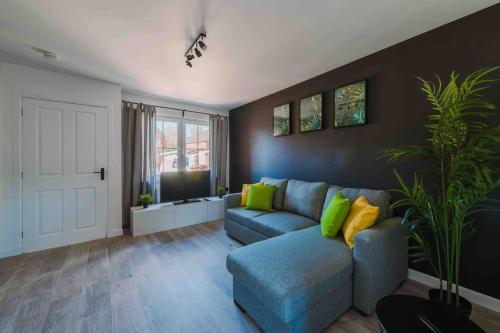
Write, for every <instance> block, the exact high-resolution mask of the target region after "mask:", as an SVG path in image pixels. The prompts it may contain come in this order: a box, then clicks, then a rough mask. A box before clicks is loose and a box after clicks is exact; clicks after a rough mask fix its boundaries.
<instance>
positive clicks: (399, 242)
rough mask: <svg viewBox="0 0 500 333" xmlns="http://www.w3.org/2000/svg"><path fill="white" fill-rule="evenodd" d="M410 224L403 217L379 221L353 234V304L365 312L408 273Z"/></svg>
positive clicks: (389, 292)
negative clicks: (402, 220) (408, 226)
mask: <svg viewBox="0 0 500 333" xmlns="http://www.w3.org/2000/svg"><path fill="white" fill-rule="evenodd" d="M407 235H408V228H407V227H406V226H404V225H401V218H400V217H393V218H390V219H387V220H384V221H380V222H379V223H377V224H376V225H375V226H373V227H372V228H369V229H366V230H363V231H362V232H360V233H358V234H356V236H354V253H353V258H354V276H353V305H354V306H355V307H356V308H358V309H359V310H361V311H362V312H364V313H366V314H370V313H372V312H373V311H374V310H375V307H376V305H377V302H378V301H379V300H380V299H381V298H382V297H385V296H387V295H389V294H391V293H392V292H393V291H394V290H395V289H396V288H397V287H398V286H399V285H400V284H401V283H402V282H403V281H404V280H405V279H406V277H407V275H408V237H407Z"/></svg>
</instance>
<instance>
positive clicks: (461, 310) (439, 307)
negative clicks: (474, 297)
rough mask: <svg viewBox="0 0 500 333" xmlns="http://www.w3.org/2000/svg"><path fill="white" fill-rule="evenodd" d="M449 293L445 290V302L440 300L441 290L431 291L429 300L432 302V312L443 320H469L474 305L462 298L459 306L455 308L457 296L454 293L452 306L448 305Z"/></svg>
mask: <svg viewBox="0 0 500 333" xmlns="http://www.w3.org/2000/svg"><path fill="white" fill-rule="evenodd" d="M447 293H448V292H447V291H446V290H443V302H441V301H440V300H439V289H431V290H429V300H430V302H431V311H432V313H433V314H435V315H437V316H439V317H443V318H450V319H451V318H453V319H456V318H469V316H470V314H471V312H472V304H471V303H470V302H469V301H468V300H466V299H465V298H463V297H462V296H460V303H459V306H458V307H456V306H455V300H456V297H457V295H456V294H455V293H452V295H451V300H452V302H451V304H446V295H447Z"/></svg>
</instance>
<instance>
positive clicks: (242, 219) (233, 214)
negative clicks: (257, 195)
mask: <svg viewBox="0 0 500 333" xmlns="http://www.w3.org/2000/svg"><path fill="white" fill-rule="evenodd" d="M268 213H269V212H265V211H263V210H250V209H245V208H243V207H236V208H229V209H228V210H226V217H227V218H229V219H230V220H233V221H234V222H237V223H239V224H242V225H244V226H246V227H248V225H250V224H251V223H252V219H253V218H254V217H257V216H260V215H264V214H268Z"/></svg>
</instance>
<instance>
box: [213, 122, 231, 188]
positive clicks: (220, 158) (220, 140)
mask: <svg viewBox="0 0 500 333" xmlns="http://www.w3.org/2000/svg"><path fill="white" fill-rule="evenodd" d="M228 135H229V119H228V118H227V117H221V116H210V193H211V194H212V195H215V194H216V193H215V192H216V189H217V186H222V187H224V188H225V187H227V179H226V172H227V144H228Z"/></svg>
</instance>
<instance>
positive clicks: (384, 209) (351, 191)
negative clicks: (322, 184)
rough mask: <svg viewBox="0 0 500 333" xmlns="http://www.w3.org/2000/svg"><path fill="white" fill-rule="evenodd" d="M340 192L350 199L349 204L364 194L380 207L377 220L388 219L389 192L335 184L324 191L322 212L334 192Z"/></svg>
mask: <svg viewBox="0 0 500 333" xmlns="http://www.w3.org/2000/svg"><path fill="white" fill-rule="evenodd" d="M339 191H340V192H341V193H342V194H343V195H344V196H345V197H346V198H347V199H349V200H350V201H351V204H352V203H353V202H354V201H355V200H356V199H357V198H359V197H360V196H362V195H364V196H365V197H366V199H368V202H369V203H370V204H371V205H373V206H377V207H379V208H380V214H379V215H378V218H377V222H378V221H383V220H385V219H388V218H389V217H390V216H389V204H390V201H391V195H390V194H389V192H387V191H384V190H369V189H364V188H347V187H345V188H343V187H340V186H337V185H331V186H330V187H329V188H328V191H327V193H326V197H325V202H324V204H323V213H324V212H325V210H326V207H327V206H328V204H329V203H330V200H331V199H332V198H333V196H334V195H335V193H337V192H339Z"/></svg>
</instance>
